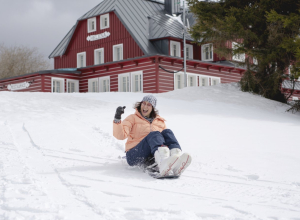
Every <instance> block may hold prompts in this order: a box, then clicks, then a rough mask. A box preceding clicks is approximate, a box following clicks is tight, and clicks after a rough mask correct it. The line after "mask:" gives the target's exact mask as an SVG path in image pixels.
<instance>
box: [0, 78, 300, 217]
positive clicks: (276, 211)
mask: <svg viewBox="0 0 300 220" xmlns="http://www.w3.org/2000/svg"><path fill="white" fill-rule="evenodd" d="M143 95H144V94H137V93H98V94H90V93H89V94H75V93H74V94H49V93H44V94H43V93H13V92H1V93H0V106H1V111H0V219H1V220H5V219H9V220H11V219H18V220H23V219H26V220H35V219H36V220H37V219H38V220H54V219H56V220H63V219H70V220H85V219H87V220H94V219H97V220H99V219H105V220H106V219H113V220H115V219H130V220H137V219H138V220H150V219H155V220H158V219H161V220H162V219H164V220H165V219H170V220H171V219H172V220H181V219H188V220H193V219H205V220H217V219H228V220H231V219H262V220H264V219H276V220H279V219H280V220H281V219H290V220H299V219H300V146H299V131H300V117H299V116H300V115H299V114H298V115H293V114H290V113H287V112H285V111H286V109H287V108H288V107H287V106H286V105H283V104H281V103H278V102H274V101H271V100H267V99H264V98H262V97H259V96H256V95H252V94H249V93H243V92H241V91H239V89H238V88H237V85H236V84H223V85H218V86H212V87H200V88H187V89H182V90H177V91H173V92H169V93H164V94H156V96H157V98H158V104H157V108H158V109H159V111H160V115H161V116H162V117H164V118H165V119H166V120H167V126H168V128H170V129H172V130H173V131H174V133H175V135H176V136H177V139H178V140H179V143H180V144H181V146H182V148H183V149H184V151H186V152H189V153H190V154H191V155H192V156H193V162H192V164H191V166H190V167H189V168H188V169H187V170H186V171H185V173H184V174H183V175H182V176H181V178H179V179H176V180H167V179H166V180H156V179H153V178H151V177H149V176H148V175H147V174H145V173H143V172H142V171H141V170H139V168H136V167H133V168H132V167H128V166H124V165H123V164H122V163H121V162H120V161H119V160H118V156H119V155H123V154H124V143H125V142H124V141H118V140H116V139H115V138H114V137H113V136H112V120H113V116H114V113H115V109H116V108H117V107H118V106H120V105H122V106H123V105H126V106H127V108H126V110H125V114H124V116H123V118H125V117H126V116H127V115H129V114H132V113H133V112H134V110H133V108H132V106H133V104H134V103H135V102H136V101H140V100H141V99H142V97H143Z"/></svg>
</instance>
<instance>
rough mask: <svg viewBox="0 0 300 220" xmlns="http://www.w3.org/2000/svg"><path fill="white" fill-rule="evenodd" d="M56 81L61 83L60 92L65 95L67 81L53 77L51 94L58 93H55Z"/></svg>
mask: <svg viewBox="0 0 300 220" xmlns="http://www.w3.org/2000/svg"><path fill="white" fill-rule="evenodd" d="M54 81H59V82H60V92H59V93H65V79H64V78H55V77H51V93H57V92H55V91H53V87H54Z"/></svg>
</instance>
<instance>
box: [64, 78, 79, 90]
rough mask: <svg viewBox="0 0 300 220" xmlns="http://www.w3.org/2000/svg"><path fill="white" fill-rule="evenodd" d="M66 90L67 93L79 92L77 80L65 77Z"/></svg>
mask: <svg viewBox="0 0 300 220" xmlns="http://www.w3.org/2000/svg"><path fill="white" fill-rule="evenodd" d="M67 92H68V93H73V92H79V81H78V80H71V79H67Z"/></svg>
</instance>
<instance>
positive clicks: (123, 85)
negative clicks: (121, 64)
mask: <svg viewBox="0 0 300 220" xmlns="http://www.w3.org/2000/svg"><path fill="white" fill-rule="evenodd" d="M129 79H130V73H124V74H120V75H119V92H130V80H129Z"/></svg>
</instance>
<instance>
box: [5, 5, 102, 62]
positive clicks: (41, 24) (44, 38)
mask: <svg viewBox="0 0 300 220" xmlns="http://www.w3.org/2000/svg"><path fill="white" fill-rule="evenodd" d="M100 2H101V0H84V1H82V0H0V21H1V25H0V43H4V44H5V45H6V46H13V45H24V46H27V47H37V48H38V49H39V51H40V52H41V53H42V54H43V55H44V56H45V57H47V59H48V56H49V55H50V53H51V52H52V51H53V50H54V49H55V47H56V46H57V45H58V44H59V42H60V41H61V40H62V39H63V37H64V36H65V35H66V34H67V33H68V31H69V30H70V29H71V27H72V26H73V25H74V24H75V23H76V21H77V19H78V18H79V17H81V16H82V15H83V14H85V13H86V12H88V11H89V10H90V9H92V8H93V7H94V6H96V5H98V4H99V3H100Z"/></svg>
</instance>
